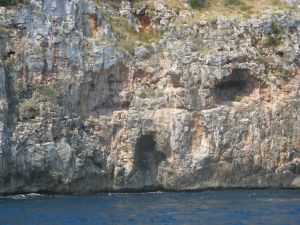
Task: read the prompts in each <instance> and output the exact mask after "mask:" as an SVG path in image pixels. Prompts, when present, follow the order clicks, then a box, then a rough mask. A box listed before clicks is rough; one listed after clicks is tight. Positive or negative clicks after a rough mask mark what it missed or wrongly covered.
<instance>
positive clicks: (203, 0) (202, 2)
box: [189, 0, 209, 9]
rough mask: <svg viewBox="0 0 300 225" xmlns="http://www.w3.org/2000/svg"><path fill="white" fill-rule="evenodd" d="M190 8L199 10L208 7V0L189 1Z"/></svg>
mask: <svg viewBox="0 0 300 225" xmlns="http://www.w3.org/2000/svg"><path fill="white" fill-rule="evenodd" d="M189 3H190V5H191V7H192V8H194V9H200V8H205V7H207V6H209V0H189Z"/></svg>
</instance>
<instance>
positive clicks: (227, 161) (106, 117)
mask: <svg viewBox="0 0 300 225" xmlns="http://www.w3.org/2000/svg"><path fill="white" fill-rule="evenodd" d="M147 11H148V12H147ZM149 12H150V13H149ZM149 15H152V17H150V16H149ZM189 16H193V15H192V13H190V12H189V10H185V11H181V12H179V13H178V12H175V11H174V10H173V9H169V8H168V7H166V6H165V5H163V4H161V3H157V2H156V3H155V4H154V6H153V8H147V6H146V5H142V6H141V7H140V8H138V9H137V10H133V9H132V8H131V5H130V4H129V3H126V2H123V3H122V7H121V8H120V9H116V8H113V7H108V6H107V5H101V4H100V5H96V4H95V3H94V2H92V1H87V0H43V1H41V0H32V1H31V2H30V3H29V4H27V5H22V4H20V5H18V6H17V8H4V7H1V8H0V24H1V27H0V28H1V29H0V59H1V63H0V194H4V193H16V192H37V191H46V192H65V193H67V192H94V191H112V190H126V189H132V190H145V189H166V190H192V189H201V188H207V187H257V188H260V187H300V92H299V90H300V76H299V71H300V70H299V65H300V61H299V54H300V52H299V40H300V36H299V30H300V18H299V17H297V13H296V12H293V11H291V12H290V14H286V13H285V11H280V12H277V13H274V12H265V13H264V14H262V15H260V16H253V17H252V18H248V19H245V18H241V17H234V16H232V17H221V16H220V17H218V18H216V19H214V20H199V21H197V22H195V23H191V24H189V23H185V24H179V23H176V22H174V18H175V19H176V17H178V18H179V20H181V19H185V18H186V17H189ZM298 16H299V14H298ZM115 18H125V21H128V27H131V29H133V30H136V31H134V32H136V34H137V35H141V34H143V33H145V35H149V33H150V34H151V33H153V34H156V33H159V34H161V40H159V41H156V42H152V41H149V43H144V42H142V41H136V42H135V48H133V49H131V53H128V52H130V51H124V49H125V50H126V49H127V50H128V49H129V48H128V46H126V45H125V46H124V45H121V44H122V39H124V38H126V37H124V36H121V35H120V34H119V33H118V32H117V30H118V29H120V28H122V26H123V24H122V23H119V24H118V23H117V24H114V19H115ZM137 31H138V32H137ZM163 32H164V34H163V35H162V33H163ZM130 39H131V37H130V38H128V37H127V40H125V43H131V42H132V40H130ZM123 44H124V41H123ZM133 50H134V51H133Z"/></svg>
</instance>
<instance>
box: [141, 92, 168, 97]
mask: <svg viewBox="0 0 300 225" xmlns="http://www.w3.org/2000/svg"><path fill="white" fill-rule="evenodd" d="M163 96H164V93H163V92H155V91H141V92H140V94H139V95H138V97H139V98H141V99H145V98H161V97H163Z"/></svg>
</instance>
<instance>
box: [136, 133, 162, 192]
mask: <svg viewBox="0 0 300 225" xmlns="http://www.w3.org/2000/svg"><path fill="white" fill-rule="evenodd" d="M163 158H164V157H163V153H161V152H158V151H157V149H156V142H155V140H154V136H153V134H148V135H143V136H141V137H140V138H139V139H138V140H137V144H136V149H135V169H136V170H135V171H136V173H137V174H138V180H137V181H138V183H139V184H141V185H143V186H144V187H153V186H154V185H155V184H156V177H157V171H158V164H159V162H160V161H161V160H163Z"/></svg>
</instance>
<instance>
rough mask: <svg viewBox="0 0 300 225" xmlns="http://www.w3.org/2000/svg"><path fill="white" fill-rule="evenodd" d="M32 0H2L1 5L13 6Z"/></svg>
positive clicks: (0, 0)
mask: <svg viewBox="0 0 300 225" xmlns="http://www.w3.org/2000/svg"><path fill="white" fill-rule="evenodd" d="M29 1H30V0H0V6H12V5H17V4H18V3H23V4H26V3H29Z"/></svg>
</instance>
